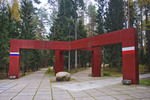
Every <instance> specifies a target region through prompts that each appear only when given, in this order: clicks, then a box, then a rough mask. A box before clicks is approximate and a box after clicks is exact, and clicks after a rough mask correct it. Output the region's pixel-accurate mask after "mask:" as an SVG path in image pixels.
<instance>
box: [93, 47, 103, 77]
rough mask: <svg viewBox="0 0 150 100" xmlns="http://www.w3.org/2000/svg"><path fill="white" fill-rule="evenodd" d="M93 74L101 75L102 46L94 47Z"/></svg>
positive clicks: (95, 75)
mask: <svg viewBox="0 0 150 100" xmlns="http://www.w3.org/2000/svg"><path fill="white" fill-rule="evenodd" d="M92 76H93V77H100V76H101V47H94V48H93V51H92Z"/></svg>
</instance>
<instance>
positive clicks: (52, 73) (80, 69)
mask: <svg viewBox="0 0 150 100" xmlns="http://www.w3.org/2000/svg"><path fill="white" fill-rule="evenodd" d="M83 70H85V67H81V68H78V72H80V71H83ZM64 71H66V72H68V70H67V69H64ZM69 73H70V74H71V75H72V74H74V73H76V71H75V68H71V69H70V72H69ZM45 75H50V76H55V70H54V69H53V67H50V66H48V69H47V71H46V72H45Z"/></svg>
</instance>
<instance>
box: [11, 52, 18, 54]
mask: <svg viewBox="0 0 150 100" xmlns="http://www.w3.org/2000/svg"><path fill="white" fill-rule="evenodd" d="M10 54H19V52H10Z"/></svg>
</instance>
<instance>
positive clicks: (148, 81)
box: [140, 78, 150, 86]
mask: <svg viewBox="0 0 150 100" xmlns="http://www.w3.org/2000/svg"><path fill="white" fill-rule="evenodd" d="M140 85H149V86H150V78H146V79H141V80H140Z"/></svg>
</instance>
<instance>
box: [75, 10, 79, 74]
mask: <svg viewBox="0 0 150 100" xmlns="http://www.w3.org/2000/svg"><path fill="white" fill-rule="evenodd" d="M75 40H77V14H76V12H75ZM77 54H78V53H77V50H75V70H76V72H77V67H78V65H77V63H78V62H77V60H78V58H77Z"/></svg>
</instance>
